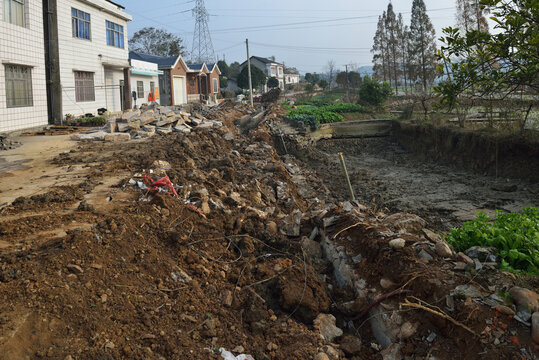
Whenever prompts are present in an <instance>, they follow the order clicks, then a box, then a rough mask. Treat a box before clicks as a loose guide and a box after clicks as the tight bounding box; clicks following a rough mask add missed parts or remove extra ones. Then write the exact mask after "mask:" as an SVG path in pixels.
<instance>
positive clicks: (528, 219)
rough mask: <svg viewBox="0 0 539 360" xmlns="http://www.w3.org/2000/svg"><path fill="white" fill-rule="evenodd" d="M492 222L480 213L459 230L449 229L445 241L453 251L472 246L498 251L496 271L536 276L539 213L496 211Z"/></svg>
mask: <svg viewBox="0 0 539 360" xmlns="http://www.w3.org/2000/svg"><path fill="white" fill-rule="evenodd" d="M496 215H497V217H496V219H494V220H493V219H491V218H489V217H488V216H487V215H485V214H484V213H482V212H480V213H479V214H478V216H477V217H476V218H475V220H473V221H467V222H465V223H464V224H463V225H462V228H458V229H451V232H450V234H449V235H448V237H447V242H448V243H449V244H451V245H453V247H454V248H455V250H457V251H465V250H467V249H469V248H471V247H472V246H492V247H495V248H497V249H498V250H499V255H500V259H501V262H500V269H502V270H505V271H511V272H516V273H524V274H528V275H539V213H538V211H537V209H536V208H534V207H529V208H525V209H523V210H522V212H521V213H504V212H502V211H500V210H498V211H496Z"/></svg>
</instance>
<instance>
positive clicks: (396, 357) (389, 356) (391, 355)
mask: <svg viewBox="0 0 539 360" xmlns="http://www.w3.org/2000/svg"><path fill="white" fill-rule="evenodd" d="M380 354H381V355H382V359H383V360H401V359H402V355H401V346H400V345H399V344H391V345H389V347H388V348H387V349H384V350H382V351H381V352H380Z"/></svg>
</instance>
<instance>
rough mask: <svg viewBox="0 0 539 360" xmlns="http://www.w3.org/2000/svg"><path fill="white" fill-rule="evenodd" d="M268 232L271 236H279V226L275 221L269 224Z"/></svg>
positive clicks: (267, 225)
mask: <svg viewBox="0 0 539 360" xmlns="http://www.w3.org/2000/svg"><path fill="white" fill-rule="evenodd" d="M266 230H267V231H268V232H269V233H270V234H277V230H278V228H277V224H276V223H275V222H274V221H268V223H267V224H266Z"/></svg>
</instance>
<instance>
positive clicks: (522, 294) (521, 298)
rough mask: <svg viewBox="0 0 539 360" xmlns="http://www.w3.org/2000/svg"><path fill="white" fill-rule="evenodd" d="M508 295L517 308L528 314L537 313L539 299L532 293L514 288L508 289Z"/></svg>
mask: <svg viewBox="0 0 539 360" xmlns="http://www.w3.org/2000/svg"><path fill="white" fill-rule="evenodd" d="M509 295H511V297H512V298H513V300H514V301H515V304H517V305H518V306H519V307H522V308H524V309H526V310H528V311H529V312H530V313H535V312H539V297H538V296H537V294H536V293H535V292H534V291H531V290H528V289H525V288H521V287H518V286H515V287H512V288H511V289H509Z"/></svg>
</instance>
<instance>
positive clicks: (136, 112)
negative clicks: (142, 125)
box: [122, 110, 140, 121]
mask: <svg viewBox="0 0 539 360" xmlns="http://www.w3.org/2000/svg"><path fill="white" fill-rule="evenodd" d="M139 115H140V110H131V111H126V112H124V113H123V114H122V120H127V121H129V120H132V119H135V118H136V117H138V116H139Z"/></svg>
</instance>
